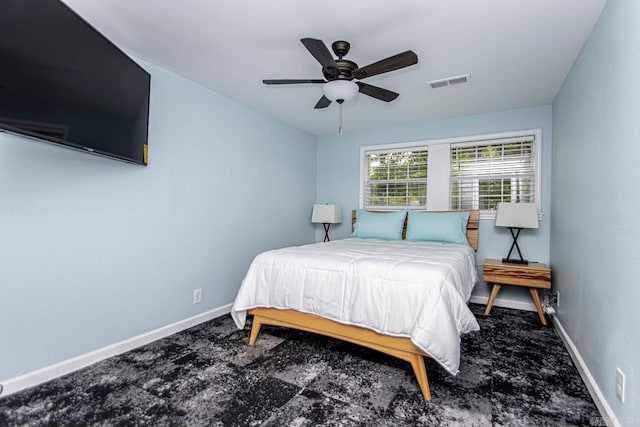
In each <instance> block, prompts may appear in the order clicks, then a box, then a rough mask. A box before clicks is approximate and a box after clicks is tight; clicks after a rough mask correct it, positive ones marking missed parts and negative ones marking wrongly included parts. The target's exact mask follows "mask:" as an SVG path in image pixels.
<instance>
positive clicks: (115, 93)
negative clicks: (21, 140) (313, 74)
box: [0, 0, 151, 165]
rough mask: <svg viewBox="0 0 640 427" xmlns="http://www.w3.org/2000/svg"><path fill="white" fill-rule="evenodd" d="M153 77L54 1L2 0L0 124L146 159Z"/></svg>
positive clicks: (34, 135)
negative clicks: (150, 92) (150, 93)
mask: <svg viewBox="0 0 640 427" xmlns="http://www.w3.org/2000/svg"><path fill="white" fill-rule="evenodd" d="M150 82H151V78H150V76H149V74H148V73H147V72H146V71H145V70H143V69H142V68H141V67H140V66H139V65H138V64H136V63H135V62H134V61H133V60H131V58H129V57H128V56H127V55H126V54H124V53H123V52H122V51H121V50H120V49H118V48H117V47H116V46H115V45H114V44H113V43H111V42H110V41H109V40H107V39H106V38H105V37H103V36H102V35H101V34H100V33H99V32H98V31H96V30H95V29H94V28H92V27H91V26H90V25H89V24H88V23H87V22H85V21H84V20H83V19H82V18H80V17H79V16H78V15H77V14H76V13H74V12H73V11H72V10H71V9H70V8H69V7H67V6H66V5H65V4H63V3H61V2H59V1H58V0H1V1H0V130H4V131H6V132H10V133H15V134H20V135H23V136H27V137H30V138H35V139H38V140H42V141H46V142H51V143H54V144H58V145H61V146H65V147H69V148H74V149H77V150H82V151H85V152H89V153H92V154H97V155H102V156H108V157H111V158H115V159H118V160H123V161H126V162H131V163H138V164H142V165H146V164H147V135H148V117H149V90H150Z"/></svg>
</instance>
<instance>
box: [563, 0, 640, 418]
mask: <svg viewBox="0 0 640 427" xmlns="http://www.w3.org/2000/svg"><path fill="white" fill-rule="evenodd" d="M639 46H640V1H637V0H609V1H608V2H607V5H606V6H605V9H604V11H603V13H602V15H601V17H600V20H599V21H598V23H597V25H596V27H595V28H594V30H593V32H592V34H591V36H590V37H589V40H588V41H587V43H586V45H585V47H584V48H583V51H582V53H581V55H580V57H579V58H578V60H577V61H576V63H575V65H574V67H573V69H572V71H571V72H570V74H569V76H568V78H567V80H566V81H565V83H564V86H563V88H562V90H561V91H560V93H559V95H558V96H557V98H556V100H555V102H554V103H553V125H554V144H553V175H552V186H553V194H552V198H553V200H552V201H553V203H552V207H553V208H552V215H551V217H552V229H551V236H552V238H551V260H552V265H553V269H554V270H553V274H554V283H555V286H556V287H557V289H559V290H560V292H561V306H560V307H559V309H558V318H559V319H560V321H561V322H562V324H563V325H564V327H565V329H566V330H567V332H568V334H569V336H570V337H571V339H572V340H573V342H574V343H575V345H576V347H577V348H578V350H579V352H580V354H581V355H582V357H583V359H584V360H585V362H586V364H587V366H588V368H589V370H590V371H591V374H592V375H593V377H594V378H595V380H596V382H597V383H598V385H599V387H600V389H601V390H602V392H603V393H604V396H605V398H606V399H607V401H608V402H609V404H610V405H611V407H612V408H613V410H614V411H615V412H616V414H617V415H618V417H619V419H620V421H622V422H623V423H624V424H625V425H629V426H630V425H638V423H640V406H639V405H638V404H639V403H640V362H639V360H640V310H639V309H638V302H639V301H640V280H639V279H638V277H639V275H638V272H639V270H638V269H639V267H640V227H639V226H638V214H639V213H640V185H639V184H640V167H639V165H638V161H639V159H640V80H638V76H640V53H639V50H638V49H639ZM616 367H619V368H620V369H622V371H623V372H624V373H625V374H626V380H627V395H626V403H625V404H621V403H620V402H619V401H618V400H617V399H616V396H615V374H616Z"/></svg>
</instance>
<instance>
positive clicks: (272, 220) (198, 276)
mask: <svg viewBox="0 0 640 427" xmlns="http://www.w3.org/2000/svg"><path fill="white" fill-rule="evenodd" d="M142 65H143V66H144V67H145V68H146V69H147V70H148V71H149V72H150V73H151V75H152V92H151V117H150V137H149V146H150V148H149V149H150V154H149V166H148V167H143V166H134V165H130V164H125V163H121V162H117V161H114V160H110V159H104V158H100V157H95V156H91V155H87V154H84V153H79V152H75V151H72V150H68V149H64V148H59V147H54V146H50V145H47V144H41V143H35V142H30V141H27V140H24V139H22V138H20V137H16V136H11V135H8V134H4V133H0V343H1V344H0V346H1V348H2V351H1V355H0V361H1V362H0V380H3V379H8V378H11V377H14V376H17V375H20V374H23V373H26V372H28V371H32V370H34V369H38V368H41V367H44V366H48V365H50V364H53V363H56V362H59V361H62V360H66V359H68V358H71V357H74V356H77V355H80V354H83V353H86V352H89V351H91V350H94V349H97V348H100V347H102V346H105V345H108V344H111V343H114V342H118V341H121V340H123V339H126V338H130V337H132V336H135V335H138V334H141V333H144V332H147V331H150V330H153V329H155V328H158V327H161V326H164V325H167V324H170V323H172V322H175V321H178V320H182V319H185V318H187V317H190V316H193V315H196V314H198V313H201V312H204V311H207V310H210V309H212V308H216V307H220V306H222V305H224V304H227V303H230V302H232V301H233V298H234V297H235V294H236V291H237V289H238V287H239V286H240V282H241V280H242V278H243V276H244V274H245V273H246V270H247V267H248V265H249V263H250V262H251V260H252V259H253V257H254V256H255V255H256V254H257V253H259V252H261V251H263V250H266V249H270V248H274V247H282V246H287V245H292V244H302V243H310V242H312V241H314V239H315V234H314V228H313V226H312V225H311V224H310V223H309V213H310V206H311V205H312V204H313V203H314V201H315V191H316V181H315V180H316V173H315V171H316V143H317V141H316V137H315V136H313V135H310V134H307V133H304V132H302V131H299V130H296V129H294V128H292V127H289V126H287V125H284V124H282V123H280V122H278V121H276V120H274V119H272V118H270V117H268V116H266V115H264V114H261V113H258V112H256V111H254V110H251V109H249V108H247V107H245V106H243V105H241V104H238V103H237V102H234V101H232V100H230V99H228V98H225V97H223V96H221V95H219V94H216V93H214V92H212V91H209V90H207V89H205V88H203V87H201V86H198V85H197V84H195V83H193V82H191V81H189V80H186V79H184V78H182V77H179V76H177V75H175V74H172V73H170V72H168V71H166V70H163V69H161V68H158V67H156V66H153V65H150V64H146V63H142ZM195 288H202V289H203V302H202V303H201V304H199V305H193V304H192V295H193V290H194V289H195Z"/></svg>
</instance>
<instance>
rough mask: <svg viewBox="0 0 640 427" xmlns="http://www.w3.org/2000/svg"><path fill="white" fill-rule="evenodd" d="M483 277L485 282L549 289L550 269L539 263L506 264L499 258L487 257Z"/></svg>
mask: <svg viewBox="0 0 640 427" xmlns="http://www.w3.org/2000/svg"><path fill="white" fill-rule="evenodd" d="M483 279H484V281H485V282H487V283H500V284H505V285H520V286H527V287H535V288H545V289H549V288H551V269H550V268H549V267H548V266H547V265H545V264H540V263H531V264H507V263H503V262H502V261H500V260H493V259H488V260H486V261H485V263H484V267H483Z"/></svg>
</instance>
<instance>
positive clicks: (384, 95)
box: [356, 82, 400, 102]
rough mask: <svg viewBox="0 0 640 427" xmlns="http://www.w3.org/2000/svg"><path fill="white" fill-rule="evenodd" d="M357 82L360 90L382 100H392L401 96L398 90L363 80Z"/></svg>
mask: <svg viewBox="0 0 640 427" xmlns="http://www.w3.org/2000/svg"><path fill="white" fill-rule="evenodd" d="M356 84H357V85H358V86H359V87H360V90H359V91H358V92H360V93H364V94H365V95H369V96H370V97H372V98H376V99H379V100H380V101H385V102H391V101H393V100H394V99H396V98H397V97H398V96H400V94H399V93H397V92H392V91H390V90H387V89H383V88H381V87H378V86H373V85H370V84H367V83H362V82H356Z"/></svg>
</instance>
